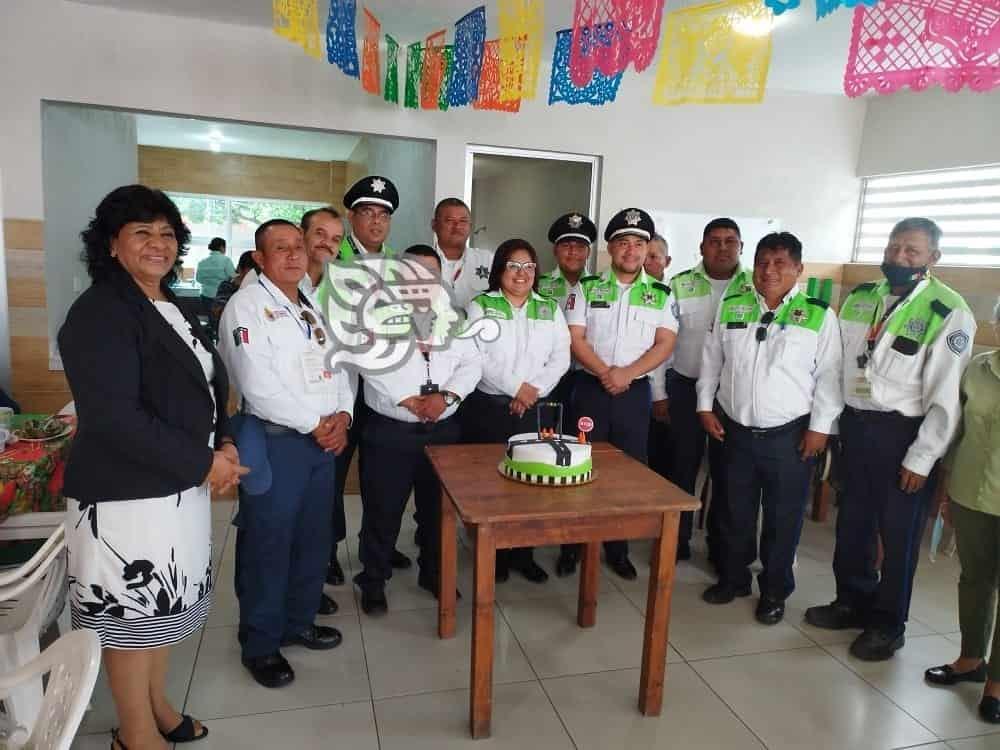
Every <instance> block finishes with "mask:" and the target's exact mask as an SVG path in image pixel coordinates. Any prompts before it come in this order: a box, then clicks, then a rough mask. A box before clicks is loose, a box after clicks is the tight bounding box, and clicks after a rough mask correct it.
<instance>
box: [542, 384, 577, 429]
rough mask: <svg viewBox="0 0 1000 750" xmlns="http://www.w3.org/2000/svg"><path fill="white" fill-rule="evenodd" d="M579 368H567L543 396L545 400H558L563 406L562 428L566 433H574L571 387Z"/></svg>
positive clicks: (574, 423) (574, 422) (574, 418)
mask: <svg viewBox="0 0 1000 750" xmlns="http://www.w3.org/2000/svg"><path fill="white" fill-rule="evenodd" d="M580 372H581V370H569V371H568V372H567V373H566V374H565V375H563V376H562V377H561V378H560V379H559V382H558V383H557V384H556V387H555V388H553V389H552V392H551V393H550V394H549V395H548V396H546V397H545V400H546V401H558V402H559V403H560V404H562V406H563V430H564V431H565V432H566V434H567V435H575V434H576V431H577V428H576V415H575V414H573V388H574V386H575V384H576V378H577V376H578V375H579V374H580Z"/></svg>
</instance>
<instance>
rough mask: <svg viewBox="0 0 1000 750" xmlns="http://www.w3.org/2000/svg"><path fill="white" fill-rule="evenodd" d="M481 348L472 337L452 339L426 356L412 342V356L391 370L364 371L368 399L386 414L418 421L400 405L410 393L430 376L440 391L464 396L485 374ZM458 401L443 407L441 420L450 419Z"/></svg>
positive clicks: (405, 420)
mask: <svg viewBox="0 0 1000 750" xmlns="http://www.w3.org/2000/svg"><path fill="white" fill-rule="evenodd" d="M482 373H483V370H482V364H481V358H480V356H479V351H478V350H477V349H476V345H475V344H474V343H473V341H472V340H470V339H459V338H453V339H451V341H450V343H449V345H448V347H447V348H446V349H439V350H435V351H431V352H429V353H428V355H427V359H425V358H424V356H423V355H422V354H421V353H420V351H419V350H418V349H417V348H416V346H413V348H412V351H411V352H410V354H409V356H408V357H407V358H406V359H405V360H404V361H403V362H402V363H401V364H400V365H399V366H398V367H396V368H395V369H393V370H391V371H389V372H383V373H375V374H365V375H364V384H365V403H367V404H368V406H370V407H371V408H372V409H373V410H374V411H376V412H378V413H379V414H381V415H382V416H384V417H389V418H390V419H396V420H399V421H400V422H419V421H420V420H419V419H418V418H417V416H416V415H415V414H414V413H413V412H411V411H410V410H409V409H407V408H405V407H403V406H400V405H399V404H400V402H402V401H405V400H406V399H408V398H409V397H410V396H419V395H420V387H421V386H422V385H424V384H425V383H426V382H427V380H428V377H429V378H430V381H431V382H432V383H434V384H435V385H437V387H438V390H439V391H451V392H452V393H454V394H455V395H457V396H458V397H459V398H462V399H464V398H465V397H466V396H468V395H469V394H470V393H472V391H473V390H475V388H476V383H478V382H479V379H480V378H481V377H482ZM457 409H458V404H454V405H452V406H449V407H448V408H446V409H445V410H444V412H443V413H442V414H441V416H440V417H438V420H439V421H440V420H442V419H447V418H448V417H450V416H452V415H453V414H454V413H455V411H456V410H457Z"/></svg>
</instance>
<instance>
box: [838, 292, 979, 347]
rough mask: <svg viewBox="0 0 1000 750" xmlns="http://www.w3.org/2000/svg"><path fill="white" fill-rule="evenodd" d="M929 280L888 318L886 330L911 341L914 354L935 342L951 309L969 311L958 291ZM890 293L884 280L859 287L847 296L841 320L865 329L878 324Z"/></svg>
mask: <svg viewBox="0 0 1000 750" xmlns="http://www.w3.org/2000/svg"><path fill="white" fill-rule="evenodd" d="M927 281H928V283H927V285H926V286H924V288H923V289H921V290H920V292H918V293H917V295H916V296H915V297H913V296H911V297H908V298H907V299H906V300H905V303H901V304H900V307H899V312H898V313H897V314H895V315H893V316H892V318H890V319H889V322H888V323H887V324H886V329H885V330H886V332H887V333H891V334H892V335H893V336H894V337H895V338H897V339H898V338H902V339H907V340H909V341H910V342H912V343H910V344H909V348H910V349H912V352H911V353H913V354H915V353H916V352H917V351H918V350H919V349H920V348H921V347H924V346H928V345H929V344H931V343H933V342H934V340H935V339H936V338H937V335H938V333H939V332H940V330H941V328H942V326H944V321H945V319H946V318H947V317H948V316H949V315H950V314H951V311H952V310H955V309H956V308H957V309H960V310H966V311H967V310H969V306H968V305H967V304H966V302H965V300H964V299H962V297H961V295H959V294H958V293H957V292H955V291H954V290H952V289H949V288H948V287H947V286H945V285H944V284H942V283H941V282H940V281H938V280H937V279H936V278H934V277H933V276H928V277H927ZM889 293H890V289H889V282H888V281H886V280H885V279H883V280H882V281H877V282H876V281H870V282H868V283H865V284H859V285H858V286H856V287H855V288H854V289H853V291H851V293H850V294H849V295H847V299H846V300H844V304H843V305H842V306H841V308H840V319H841V321H843V322H845V323H850V324H855V325H858V324H860V325H863V326H864V327H865V328H866V329H867V328H871V327H872V326H874V325H877V324H878V322H879V321H880V320H881V319H882V316H883V315H884V314H885V310H884V309H883V308H884V303H885V298H886V297H887V296H888V295H889Z"/></svg>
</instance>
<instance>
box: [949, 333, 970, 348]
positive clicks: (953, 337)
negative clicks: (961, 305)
mask: <svg viewBox="0 0 1000 750" xmlns="http://www.w3.org/2000/svg"><path fill="white" fill-rule="evenodd" d="M946 341H947V342H948V348H949V349H951V350H952V352H954V353H955V354H961V353H962V352H964V351H965V348H966V347H967V346H968V345H969V334H967V333H966V332H965V331H952V332H951V333H949V334H948V338H947V339H946Z"/></svg>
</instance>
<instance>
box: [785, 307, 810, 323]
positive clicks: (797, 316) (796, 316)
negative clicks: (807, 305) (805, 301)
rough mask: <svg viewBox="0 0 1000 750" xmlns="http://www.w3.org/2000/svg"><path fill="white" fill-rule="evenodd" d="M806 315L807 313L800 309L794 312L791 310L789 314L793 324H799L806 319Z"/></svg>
mask: <svg viewBox="0 0 1000 750" xmlns="http://www.w3.org/2000/svg"><path fill="white" fill-rule="evenodd" d="M807 314H808V313H806V311H805V310H803V309H802V308H801V307H796V308H795V309H794V310H792V312H791V313H789V315H790V317H791V319H792V322H794V323H801V322H802V321H803V320H805V319H806V316H807Z"/></svg>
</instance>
